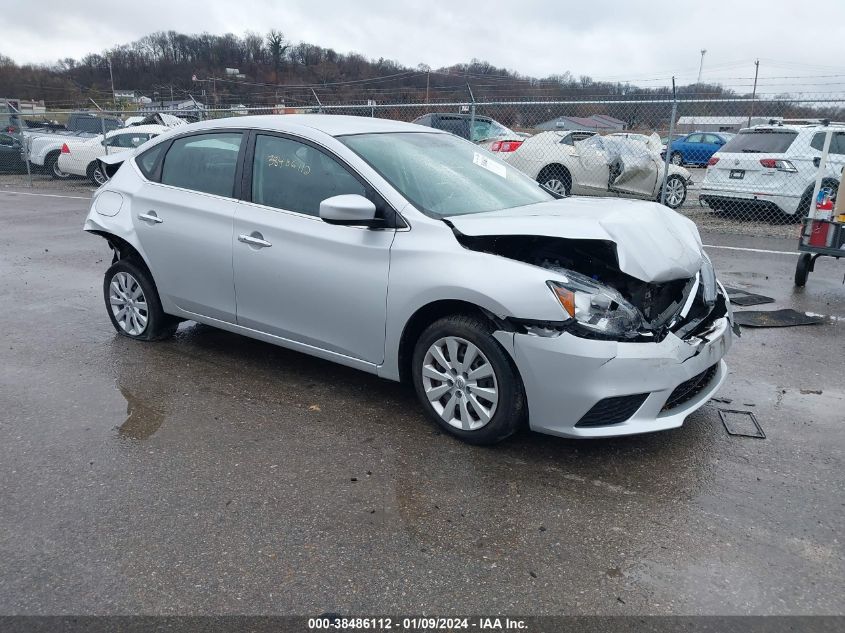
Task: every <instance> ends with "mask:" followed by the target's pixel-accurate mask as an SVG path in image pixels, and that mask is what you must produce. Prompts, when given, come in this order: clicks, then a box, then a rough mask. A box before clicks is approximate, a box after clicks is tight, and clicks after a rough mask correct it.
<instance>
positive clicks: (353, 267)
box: [233, 134, 395, 364]
mask: <svg viewBox="0 0 845 633" xmlns="http://www.w3.org/2000/svg"><path fill="white" fill-rule="evenodd" d="M247 159H248V160H249V157H248V158H247ZM251 171H252V176H251V196H247V197H249V198H251V201H250V202H242V203H241V204H240V205H239V208H238V210H237V212H236V214H235V224H234V238H233V239H234V241H233V249H234V258H233V264H234V271H235V289H236V293H237V318H238V324H239V325H242V326H244V327H248V328H251V329H254V330H259V331H261V332H266V333H268V334H273V335H276V336H280V337H282V338H286V339H289V340H292V341H295V342H298V343H302V344H305V345H309V346H312V347H316V348H319V349H324V350H329V351H331V352H334V353H337V354H342V355H344V356H347V357H351V358H354V359H358V360H363V361H366V362H369V363H373V364H381V363H382V362H383V360H384V328H385V319H386V304H387V277H388V270H389V259H390V246H391V244H392V242H393V237H394V235H395V231H394V230H393V229H389V230H372V229H366V228H362V227H356V226H338V225H333V224H327V223H326V222H323V221H322V220H321V219H320V218H319V208H320V202H321V201H322V200H324V199H326V198H330V197H332V196H336V195H341V194H360V195H366V194H367V188H366V187H365V186H364V185H363V184H362V183H361V181H359V180H358V178H356V177H355V176H354V175H353V174H352V173H351V172H350V171H349V170H348V169H347V167H345V166H344V165H342V164H341V163H340V162H339V161H338V160H336V159H335V158H333V157H332V156H330V155H329V154H327V153H326V152H324V151H322V150H320V149H317V148H316V147H314V146H312V145H310V144H307V143H306V142H302V141H299V140H295V139H291V138H288V137H283V136H276V135H271V134H257V136H256V138H255V150H254V156H253V158H252V160H251Z"/></svg>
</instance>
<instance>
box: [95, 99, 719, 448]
mask: <svg viewBox="0 0 845 633" xmlns="http://www.w3.org/2000/svg"><path fill="white" fill-rule="evenodd" d="M101 162H102V164H101V168H102V170H103V172H104V173H106V174H108V175H109V177H110V180H109V181H108V182H107V183H106V184H105V185H104V186H103V187H101V188H100V189H99V190H98V191H97V193H96V194H95V197H94V200H93V203H92V206H91V210H90V212H89V214H88V217H87V220H86V222H85V230H86V231H89V232H91V233H94V234H96V235H99V236H101V237H103V238H105V239H106V240H107V241H108V243H109V245H110V246H111V248H112V250H113V253H114V257H113V262H112V265H111V267H110V268H109V269H108V270H107V271H106V274H105V279H104V282H103V292H104V298H105V307H106V311H107V314H108V317H109V319H110V320H111V322H112V324H113V326H114V327H115V329H116V330H117V332H118V333H119V334H121V335H123V336H127V337H129V338H132V339H138V340H144V341H152V340H159V339H163V338H166V337H168V336H170V335H172V334H173V332H174V331H175V330H176V328H177V326H178V324H179V322H180V321H184V320H192V321H196V322H200V323H204V324H207V325H211V326H214V327H218V328H221V329H224V330H228V331H230V332H236V333H238V334H243V335H245V336H249V337H252V338H256V339H260V340H262V341H266V342H268V343H272V344H275V345H281V346H284V347H287V348H290V349H294V350H298V351H300V352H303V353H306V354H312V355H314V356H318V357H320V358H324V359H328V360H331V361H335V362H338V363H341V364H344V365H348V366H351V367H355V368H357V369H360V370H363V371H367V372H371V373H374V374H377V375H379V376H381V377H383V378H386V379H389V380H406V381H408V382H410V383H411V384H412V385H413V388H414V389H415V390H416V393H417V394H418V396H419V400H420V402H421V404H422V407H423V409H424V410H425V411H426V413H427V415H428V416H429V417H430V418H431V419H432V420H433V421H434V422H435V423H437V424H439V425H440V426H441V427H442V428H443V429H445V430H446V431H448V432H450V433H452V434H453V435H455V436H457V437H459V438H461V439H464V440H466V441H469V442H474V443H479V444H482V443H483V444H489V443H494V442H498V441H500V440H502V439H504V438H506V437H508V436H509V435H511V434H512V433H514V432H515V431H517V430H518V429H519V428H520V427H521V426H523V425H526V424H527V425H528V426H530V428H531V429H533V430H535V431H540V432H544V433H551V434H554V435H560V436H566V437H602V436H613V435H628V434H634V433H645V432H650V431H657V430H662V429H668V428H672V427H677V426H680V425H681V424H682V423H683V421H684V419H685V418H686V417H687V416H688V415H689V414H690V413H691V412H692V411H694V410H696V409H697V408H698V407H700V406H702V405H703V404H704V403H705V402H706V401H707V400H708V399H709V398H710V397H711V396H712V395H713V394H714V393H715V391H716V390H717V389H718V388H719V386H720V384H721V383H722V381H723V380H724V378H725V375H726V368H725V364H724V361H723V360H722V357H723V356H724V354H725V353H726V351H727V349H728V347H729V346H730V342H731V321H732V314H731V308H730V304H729V302H728V299H727V296H726V294H725V292H724V289H723V288H722V287H721V285H720V284H719V283H718V281H717V280H716V276H715V273H714V271H713V267H712V265H711V264H710V261H709V259H708V258H707V256H706V254H705V253H704V251H703V249H702V246H701V240H700V238H699V235H698V232H697V230H696V228H695V226H694V224H693V223H692V222H690V221H689V220H687V219H685V218H683V217H682V216H680V215H678V214H676V213H674V212H673V211H670V210H669V209H667V208H666V207H663V206H660V205H658V204H656V203H653V202H641V201H631V200H603V199H595V198H568V199H556V197H555V196H553V195H552V194H550V193H549V192H548V191H546V190H544V189H543V188H541V187H540V186H539V185H538V184H537V183H536V182H534V181H533V180H532V179H530V178H528V177H526V176H525V175H523V174H522V173H521V172H519V171H517V170H516V169H514V168H513V167H511V166H509V165H508V164H507V163H505V162H502V161H500V160H499V159H497V158H496V157H494V155H492V154H490V153H488V152H486V151H485V150H483V149H481V148H479V147H477V146H475V145H473V144H472V143H470V142H468V141H465V140H462V139H460V138H457V137H455V136H453V135H451V134H448V133H444V132H440V131H437V130H432V129H430V128H424V127H420V126H416V125H412V124H406V123H399V122H394V121H385V120H377V119H369V118H357V117H341V116H325V115H287V116H261V117H239V118H236V119H224V120H217V121H208V122H203V123H197V124H192V125H187V126H182V127H180V128H178V129H177V130H173V131H171V132H169V133H166V134H164V135H162V136H160V137H158V138H156V139H154V140H151V141H149V142H148V143H145V144H144V145H142V146H141V147H139V148H137V149H136V150H130V151H128V152H125V153H122V154H112V155H109V156H106V157H103V158H102V159H101Z"/></svg>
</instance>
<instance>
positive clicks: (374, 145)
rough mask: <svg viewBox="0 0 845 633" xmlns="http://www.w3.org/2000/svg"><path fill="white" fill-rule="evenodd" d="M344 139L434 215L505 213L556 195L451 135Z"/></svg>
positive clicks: (347, 144)
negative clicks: (504, 211) (503, 211)
mask: <svg viewBox="0 0 845 633" xmlns="http://www.w3.org/2000/svg"><path fill="white" fill-rule="evenodd" d="M339 140H340V141H341V142H343V143H344V144H345V145H346V146H347V147H349V148H350V149H351V150H352V151H354V152H355V153H356V154H358V155H359V156H360V157H361V158H363V159H364V160H365V161H367V163H369V164H370V166H371V167H372V168H373V169H375V170H376V171H377V172H378V173H379V174H380V175H381V176H382V177H383V178H384V179H385V180H387V181H388V182H389V183H390V184H391V185H393V187H395V188H396V189H397V190H398V191H399V192H400V193H402V195H403V196H405V198H407V199H408V200H409V201H410V202H411V203H413V204H414V206H416V207H417V208H418V209H419V210H420V211H423V212H424V213H426V214H427V215H430V216H432V217H437V218H442V217H447V216H450V215H465V214H469V213H484V212H487V211H500V210H502V209H511V208H514V207H521V206H525V205H529V204H534V203H537V202H547V201H549V200H553V199H554V197H553V196H552V195H551V194H549V193H547V192H546V191H544V190H543V189H541V188H540V186H539V185H538V184H537V183H536V182H534V181H533V180H531V179H530V178H528V176H525V175H524V174H522V173H521V172H519V171H517V170H516V169H514V168H513V167H510V166H508V165H507V164H506V163H503V162H501V161H500V160H498V159H497V158H494V157H493V156H491V155H490V154H489V153H487V152H485V151H483V150H479V148H478V147H476V146H475V145H473V144H472V143H470V142H468V141H465V140H463V139H460V138H458V137H456V136H452V135H450V134H438V133H426V132H404V133H395V134H358V135H354V136H345V137H340V138H339Z"/></svg>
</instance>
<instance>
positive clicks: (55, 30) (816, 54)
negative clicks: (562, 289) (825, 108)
mask: <svg viewBox="0 0 845 633" xmlns="http://www.w3.org/2000/svg"><path fill="white" fill-rule="evenodd" d="M2 4H3V14H4V16H5V18H6V20H5V21H4V22H5V28H4V29H3V36H2V38H0V53H2V54H4V55H7V56H10V57H12V58H13V59H14V60H15V61H17V62H19V63H25V62H52V61H55V60H57V59H59V58H62V57H75V58H79V57H81V56H83V55H85V54H86V53H89V52H101V51H102V50H104V49H106V48H109V47H112V46H115V45H117V44H123V43H127V42H130V41H132V40H133V39H137V38H138V37H140V36H142V35H145V34H147V33H150V32H153V31H158V30H170V29H173V30H175V31H180V32H185V33H198V32H202V31H209V32H212V33H226V32H232V33H237V34H241V33H243V32H244V31H247V30H252V31H258V32H261V33H264V32H266V31H267V30H268V29H270V28H275V29H278V30H281V31H283V32H284V34H285V35H286V36H287V38H288V39H290V40H291V41H292V42H294V43H296V42H300V41H305V42H311V43H314V44H319V45H321V46H325V47H330V48H334V49H335V50H337V51H340V52H349V51H357V52H360V53H362V54H364V55H366V56H367V57H371V58H378V57H385V58H389V59H395V60H397V61H399V62H400V63H402V64H406V65H409V66H416V65H417V64H419V63H425V64H428V65H430V66H431V67H433V68H438V67H441V66H446V65H450V64H454V63H460V62H466V61H469V60H471V59H472V58H473V57H476V58H479V59H484V60H487V61H489V62H490V63H492V64H495V65H496V66H503V67H506V68H509V69H512V70H516V71H519V72H521V73H523V74H526V75H533V76H538V77H543V76H547V75H550V74H554V73H562V72H564V71H566V70H569V71H570V72H572V73H573V74H574V75H576V76H579V75H590V76H592V77H593V78H594V79H608V80H614V81H615V80H619V81H626V80H628V81H631V82H637V83H638V84H640V85H643V86H650V85H655V84H656V83H658V82H656V81H653V80H656V79H659V80H661V81H662V80H664V79H665V78H666V77H669V76H671V75H672V74H676V75H678V76H679V80H680V81H682V82H683V83H692V82H694V81H695V80H696V77H697V74H698V66H699V60H700V49H702V48H706V49H707V54H706V56H705V59H704V75H703V80H705V81H712V82H714V83H715V82H719V83H723V84H730V85H734V86H736V87H737V89H738V90H741V91H745V90H746V89H747V90H749V91H750V84H751V83H752V78H753V75H754V65H753V61H754V59H755V58H757V57H759V58H760V59H761V63H760V77H761V79H760V85H761V88H760V89H759V90H758V91H759V92H762V93H774V92H782V91H786V90H789V91H790V92H799V91H800V92H810V91H825V92H827V91H830V92H838V93H843V92H845V59H843V53H842V47H841V42H843V41H845V2H843V1H842V0H827V1H818V0H802V1H801V2H795V1H794V0H767V1H757V0H731V1H724V0H703V1H699V2H683V1H679V0H673V1H667V0H649V1H642V0H629V1H625V0H619V1H617V2H608V1H602V0H591V1H584V0H581V1H579V2H568V1H560V2H554V1H552V0H516V1H515V0H508V1H505V2H500V1H498V0H485V1H484V2H480V1H477V2H455V1H454V0H452V1H450V2H437V1H436V0H427V1H422V0H370V1H363V0H361V1H358V2H356V1H354V0H310V1H300V0H284V1H274V0H237V1H235V2H233V1H232V0H202V1H201V2H193V1H192V2H179V1H178V0H177V1H174V0H135V1H133V0H129V1H127V2H115V1H114V0H109V1H107V2H106V1H103V0H85V2H84V3H80V2H67V1H66V0H63V1H61V2H60V1H58V0H39V2H37V3H36V4H35V5H33V4H32V2H31V1H30V0H26V1H25V0H3V2H2ZM10 16H17V19H18V21H17V23H16V24H15V23H14V22H13V23H10V22H9V18H10ZM796 77H800V78H796ZM649 80H652V81H649ZM0 92H2V91H0Z"/></svg>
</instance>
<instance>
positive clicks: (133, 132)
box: [59, 125, 171, 176]
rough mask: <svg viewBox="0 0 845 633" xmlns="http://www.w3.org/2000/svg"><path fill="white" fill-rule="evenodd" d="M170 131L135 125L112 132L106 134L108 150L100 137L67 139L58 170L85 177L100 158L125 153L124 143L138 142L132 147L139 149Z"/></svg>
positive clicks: (63, 143) (157, 127)
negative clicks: (66, 150)
mask: <svg viewBox="0 0 845 633" xmlns="http://www.w3.org/2000/svg"><path fill="white" fill-rule="evenodd" d="M170 130H171V128H169V127H166V126H164V125H137V126H133V127H130V128H119V129H117V130H112V131H111V132H106V142H107V143H108V148H107V147H106V146H104V145H103V136H102V135H98V136H94V137H92V138H67V139H65V140H64V141H63V142H62V145H63V146H64V145H66V146H67V148H68V150H69V151H68V152H67V153H62V154H60V155H59V169H61V170H62V171H63V172H64V173H66V174H73V175H75V176H85V175H87V173H88V167H89V166H90V165H91V164H92V163H94V162H95V161H96V160H97V159H98V158H100V157H101V156H107V155H108V154H110V153H114V152H115V151H117V152H122V151H125V149H126V148H127V147H128V145H126V144H125V143H128V142H133V141H136V140H137V141H139V142H137V144H135V145H134V147H140V146H141V145H143V144H144V143H146V142H147V141H149V140H150V139H151V138H155V137H157V136H159V135H161V134H164V133H166V132H169V131H170ZM60 147H61V146H60Z"/></svg>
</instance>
